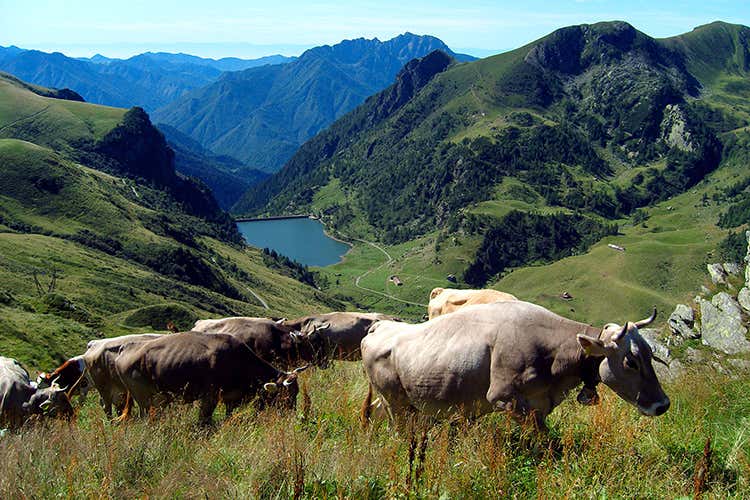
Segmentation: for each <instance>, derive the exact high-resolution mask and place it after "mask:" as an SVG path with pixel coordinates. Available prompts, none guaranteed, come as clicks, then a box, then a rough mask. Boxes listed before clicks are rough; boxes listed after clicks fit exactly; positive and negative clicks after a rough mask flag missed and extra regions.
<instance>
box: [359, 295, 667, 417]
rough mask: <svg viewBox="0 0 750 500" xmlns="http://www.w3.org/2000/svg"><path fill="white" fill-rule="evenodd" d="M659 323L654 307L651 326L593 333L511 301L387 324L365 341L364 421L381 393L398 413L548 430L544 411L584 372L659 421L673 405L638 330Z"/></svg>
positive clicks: (375, 327)
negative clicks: (504, 417)
mask: <svg viewBox="0 0 750 500" xmlns="http://www.w3.org/2000/svg"><path fill="white" fill-rule="evenodd" d="M655 317H656V311H655V310H654V314H653V315H652V316H651V317H650V318H648V319H646V320H642V321H638V322H635V323H631V322H627V323H625V325H623V326H622V327H620V326H619V325H617V324H614V323H610V324H607V325H605V326H604V328H595V327H592V326H590V325H587V324H584V323H579V322H576V321H572V320H569V319H566V318H563V317H561V316H558V315H557V314H554V313H553V312H551V311H548V310H547V309H544V308H543V307H541V306H538V305H535V304H531V303H528V302H521V301H508V302H496V303H493V304H483V305H476V306H468V307H465V308H462V309H461V310H459V311H456V312H454V313H452V314H448V315H445V316H440V317H438V318H436V319H433V320H430V321H428V322H426V323H422V324H419V325H406V324H403V323H394V322H391V321H380V322H378V323H375V325H373V327H372V328H371V330H370V332H369V334H368V335H367V336H366V337H365V338H364V339H362V360H363V363H364V367H365V371H366V373H367V376H368V378H369V380H370V390H369V392H368V397H367V399H366V401H365V405H363V418H365V419H366V418H367V417H368V411H369V407H370V404H369V403H370V400H371V398H372V389H373V388H374V389H375V390H376V391H377V392H378V393H380V395H381V396H382V397H383V398H384V399H385V401H386V403H387V405H388V407H389V409H390V413H391V415H392V416H395V417H398V416H399V415H403V414H404V413H405V412H407V411H409V410H413V409H416V410H419V411H421V412H423V413H426V414H429V415H433V416H438V415H442V414H446V413H449V412H454V411H460V412H463V413H464V414H466V415H467V416H479V415H482V414H485V413H488V412H492V411H496V410H508V411H510V412H511V414H512V415H513V416H515V417H516V418H518V419H519V420H525V419H527V418H530V417H531V418H533V420H534V422H535V423H536V425H537V426H538V427H539V428H540V429H546V427H545V423H544V421H545V418H546V417H547V415H549V413H550V412H551V411H552V410H553V409H554V408H555V407H556V406H557V405H559V404H560V403H561V402H562V400H563V399H564V398H565V396H566V394H567V393H568V392H569V391H570V390H571V389H573V388H574V387H576V386H577V385H579V384H580V383H581V381H582V380H584V379H585V378H586V374H587V373H589V374H594V376H596V377H597V380H600V381H601V382H603V383H604V384H605V385H607V386H609V387H610V388H611V389H612V390H614V391H615V393H617V394H618V395H619V396H620V397H621V398H622V399H624V400H625V401H627V402H628V403H630V404H632V405H634V406H635V407H636V408H638V410H639V411H640V412H641V413H642V414H643V415H648V416H656V415H661V414H663V413H664V412H666V411H667V409H669V404H670V403H669V398H668V397H667V395H666V394H665V393H664V391H663V390H662V388H661V385H660V384H659V380H658V379H657V377H656V374H655V373H654V368H653V366H652V364H651V362H652V359H656V360H657V361H660V360H659V359H658V358H656V357H655V356H654V355H653V353H652V351H651V348H650V347H649V345H648V343H647V342H646V341H645V340H644V339H643V337H641V335H640V333H639V331H638V329H639V328H640V327H643V326H645V325H647V324H649V323H651V322H652V321H653V320H654V318H655ZM365 422H366V420H365Z"/></svg>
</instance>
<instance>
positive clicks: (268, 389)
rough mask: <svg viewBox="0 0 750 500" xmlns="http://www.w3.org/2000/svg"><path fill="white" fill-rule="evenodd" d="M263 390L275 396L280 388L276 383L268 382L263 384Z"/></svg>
mask: <svg viewBox="0 0 750 500" xmlns="http://www.w3.org/2000/svg"><path fill="white" fill-rule="evenodd" d="M263 389H265V390H266V392H270V393H271V394H273V393H274V392H276V391H278V390H279V386H278V385H277V384H276V382H267V383H265V384H263Z"/></svg>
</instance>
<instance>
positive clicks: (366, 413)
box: [360, 383, 372, 429]
mask: <svg viewBox="0 0 750 500" xmlns="http://www.w3.org/2000/svg"><path fill="white" fill-rule="evenodd" d="M371 406H372V383H368V384H367V396H366V397H365V401H364V402H363V403H362V411H361V414H360V420H361V422H362V428H363V429H366V428H367V426H368V424H369V423H370V411H371Z"/></svg>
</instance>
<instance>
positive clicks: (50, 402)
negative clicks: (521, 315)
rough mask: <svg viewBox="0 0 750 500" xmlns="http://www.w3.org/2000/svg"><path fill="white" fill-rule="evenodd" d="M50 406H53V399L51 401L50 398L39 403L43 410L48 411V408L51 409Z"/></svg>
mask: <svg viewBox="0 0 750 500" xmlns="http://www.w3.org/2000/svg"><path fill="white" fill-rule="evenodd" d="M50 406H52V401H50V400H49V399H48V400H47V401H45V402H44V403H42V404H40V405H39V408H40V409H41V410H44V411H47V410H49V408H50Z"/></svg>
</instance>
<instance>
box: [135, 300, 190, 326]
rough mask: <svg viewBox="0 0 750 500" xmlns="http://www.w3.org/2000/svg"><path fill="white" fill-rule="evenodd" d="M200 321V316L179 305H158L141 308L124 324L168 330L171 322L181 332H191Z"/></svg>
mask: <svg viewBox="0 0 750 500" xmlns="http://www.w3.org/2000/svg"><path fill="white" fill-rule="evenodd" d="M197 320H198V315H197V314H195V313H194V312H193V311H191V310H190V309H187V308H186V307H184V306H181V305H179V304H158V305H153V306H146V307H141V308H140V309H136V310H134V311H133V312H131V313H130V314H129V315H128V317H127V318H125V321H123V323H124V324H125V325H126V326H133V327H149V328H153V329H154V330H166V329H167V323H169V322H170V321H171V322H172V323H174V325H175V326H176V327H177V328H178V329H179V330H180V331H185V330H190V329H191V328H192V327H193V325H194V324H195V322H196V321H197Z"/></svg>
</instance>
